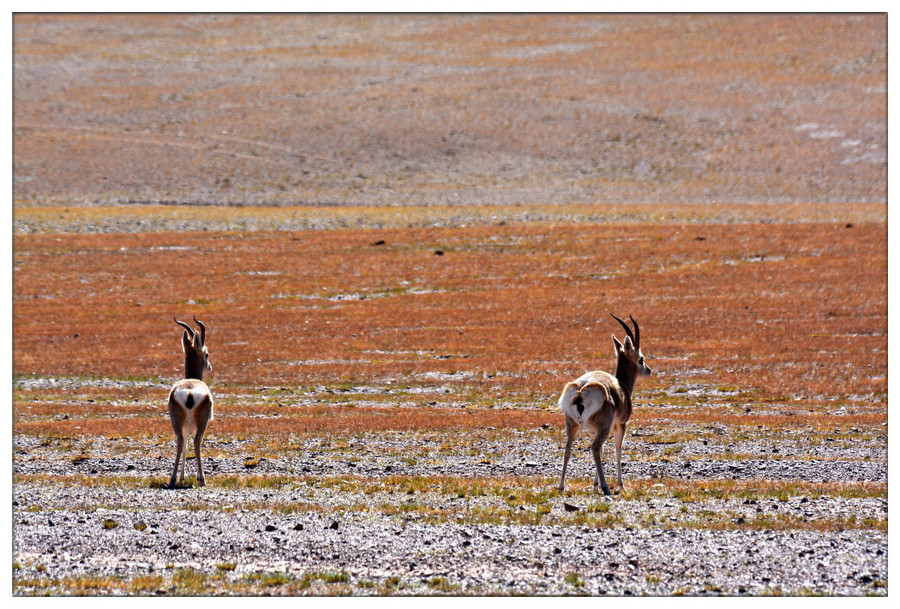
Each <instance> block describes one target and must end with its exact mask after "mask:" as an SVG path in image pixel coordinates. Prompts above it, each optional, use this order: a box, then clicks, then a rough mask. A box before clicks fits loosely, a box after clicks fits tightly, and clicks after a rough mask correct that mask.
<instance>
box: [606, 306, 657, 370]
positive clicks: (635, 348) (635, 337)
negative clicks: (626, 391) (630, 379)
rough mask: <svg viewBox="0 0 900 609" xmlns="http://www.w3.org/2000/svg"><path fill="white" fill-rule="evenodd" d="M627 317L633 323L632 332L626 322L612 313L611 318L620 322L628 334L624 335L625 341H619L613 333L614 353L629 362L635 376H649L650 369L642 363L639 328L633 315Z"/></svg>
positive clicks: (642, 355)
mask: <svg viewBox="0 0 900 609" xmlns="http://www.w3.org/2000/svg"><path fill="white" fill-rule="evenodd" d="M610 315H612V313H610ZM628 317H629V319H631V323H633V324H634V332H632V331H631V328H629V327H628V324H627V323H625V322H624V321H622V320H621V319H619V318H618V317H616V316H615V315H613V319H615V320H616V321H617V322H619V323H620V324H622V327H623V328H625V333H626V334H627V335H628V336H626V337H625V341H624V342H621V343H620V342H619V339H617V338H616V335H615V334H613V337H612V339H613V343H614V344H615V346H616V355H617V356H618V357H619V358H625V360H627V361H628V363H630V364H631V366H632V367H633V368H634V371H635V376H650V373H651V372H652V371H651V370H650V368H649V367H648V366H647V364H645V363H644V354H643V353H641V329H640V328H639V327H638V323H637V321H635V319H634V317H631V316H630V315H629V316H628Z"/></svg>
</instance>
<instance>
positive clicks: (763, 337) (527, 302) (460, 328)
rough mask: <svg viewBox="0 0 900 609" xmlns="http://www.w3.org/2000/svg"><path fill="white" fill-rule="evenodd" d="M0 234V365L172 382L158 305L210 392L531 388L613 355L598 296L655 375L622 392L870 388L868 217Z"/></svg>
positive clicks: (876, 331) (876, 268) (875, 329)
mask: <svg viewBox="0 0 900 609" xmlns="http://www.w3.org/2000/svg"><path fill="white" fill-rule="evenodd" d="M379 240H384V241H385V244H384V245H379V246H375V245H372V244H373V243H375V242H376V241H379ZM185 243H189V244H190V246H189V248H190V249H187V250H181V249H173V248H175V247H180V246H182V245H184V244H185ZM14 247H15V272H14V273H15V274H14V279H15V281H14V311H13V312H14V347H13V358H14V373H15V374H17V375H23V374H36V375H63V376H65V375H89V376H112V377H118V376H131V377H141V378H147V377H150V378H159V379H162V380H166V381H174V380H176V379H177V378H179V375H180V374H181V368H182V356H181V349H180V345H179V343H178V340H179V329H178V328H177V327H176V326H175V324H174V323H173V322H172V316H173V315H178V316H180V317H181V318H189V317H190V316H191V315H197V316H198V317H199V318H200V319H202V320H204V321H205V322H206V323H207V325H208V327H209V337H208V343H209V347H210V351H211V354H212V356H211V361H212V363H213V366H214V370H213V373H212V375H211V376H210V377H209V382H210V383H211V385H212V386H214V387H215V386H216V385H217V384H218V385H220V386H223V387H224V386H229V387H230V386H242V385H247V386H251V387H258V386H265V385H267V386H298V385H301V386H304V385H311V384H314V385H326V386H328V385H335V384H341V383H352V384H363V385H366V384H369V385H375V386H381V385H385V386H387V385H390V386H391V387H399V388H402V387H404V386H405V385H407V384H413V385H422V384H424V385H432V386H434V387H435V389H437V390H440V388H441V387H444V386H447V387H451V388H453V387H462V386H470V387H471V386H477V387H480V388H481V392H482V395H483V396H488V397H496V398H497V399H500V398H502V397H503V396H504V395H513V394H519V395H524V396H530V397H532V398H533V399H535V401H536V402H539V403H541V404H544V405H547V404H550V403H552V401H553V400H555V397H556V395H557V393H558V391H559V390H560V388H561V387H562V385H563V384H564V383H565V382H566V381H567V380H569V379H570V378H574V376H577V375H579V374H581V373H582V372H583V371H585V370H589V369H597V368H600V369H611V368H612V367H613V365H614V362H613V361H612V341H611V339H610V338H609V336H610V334H612V333H613V332H616V333H618V334H619V335H621V328H619V327H618V325H617V324H616V323H615V322H614V321H613V320H612V319H610V318H609V316H608V312H615V313H617V314H619V315H628V314H633V315H634V316H635V317H636V318H637V319H638V320H639V321H640V323H641V328H642V331H643V337H644V349H645V353H646V355H647V356H648V361H649V363H650V365H651V366H652V367H654V369H655V372H656V374H654V376H653V377H651V378H650V379H647V380H646V381H644V382H642V384H641V385H639V386H638V392H640V391H641V389H642V388H644V389H647V390H658V389H666V390H668V389H672V388H673V387H678V386H683V385H687V384H691V383H697V382H701V383H706V384H712V385H713V386H715V385H719V384H721V385H728V386H732V387H736V388H738V389H741V390H749V389H752V390H754V391H755V395H757V396H758V397H759V398H760V399H768V398H772V399H793V398H796V397H803V398H813V399H815V398H821V397H823V396H825V397H828V398H831V399H844V398H847V397H849V396H870V399H871V400H872V401H874V402H876V403H881V404H884V400H885V399H886V389H887V379H886V370H887V366H886V343H887V338H886V331H887V306H886V302H887V294H886V269H887V258H886V231H885V226H884V225H883V224H857V225H854V226H852V227H851V228H847V227H845V226H844V225H843V224H792V225H778V224H764V225H763V224H740V225H689V226H664V225H663V226H660V225H617V226H580V225H579V226H571V225H540V224H528V225H510V226H489V227H475V228H468V229H410V230H362V231H350V230H348V231H323V232H300V233H271V234H268V233H250V234H233V233H220V234H211V235H205V234H190V235H177V234H139V235H47V236H16V237H15V238H14ZM438 249H440V250H442V251H443V252H444V255H443V256H437V255H435V253H434V252H435V251H436V250H438ZM63 262H64V263H63ZM435 374H437V376H434V375H435Z"/></svg>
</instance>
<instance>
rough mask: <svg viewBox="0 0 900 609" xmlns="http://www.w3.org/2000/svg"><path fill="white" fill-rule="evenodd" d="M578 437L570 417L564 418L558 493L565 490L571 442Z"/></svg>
mask: <svg viewBox="0 0 900 609" xmlns="http://www.w3.org/2000/svg"><path fill="white" fill-rule="evenodd" d="M577 435H578V430H577V429H576V425H575V421H573V420H572V418H571V417H568V416H567V417H566V452H565V453H564V454H563V467H562V476H561V477H560V479H559V492H560V493H561V492H563V491H564V490H566V467H567V466H568V465H569V457H570V456H571V455H572V442H573V441H574V440H575V436H577Z"/></svg>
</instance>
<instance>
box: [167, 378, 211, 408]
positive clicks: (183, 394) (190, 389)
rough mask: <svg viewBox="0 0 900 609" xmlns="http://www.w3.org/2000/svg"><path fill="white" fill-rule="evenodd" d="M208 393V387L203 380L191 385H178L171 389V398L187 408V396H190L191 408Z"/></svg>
mask: <svg viewBox="0 0 900 609" xmlns="http://www.w3.org/2000/svg"><path fill="white" fill-rule="evenodd" d="M209 395H210V392H209V387H207V386H206V383H203V382H198V383H196V384H193V385H187V384H184V385H178V386H176V387H175V388H174V389H173V390H172V399H174V400H175V403H176V404H178V405H179V406H182V407H184V408H187V404H188V396H190V397H191V400H190V403H191V408H193V407H194V406H196V405H197V404H199V403H200V402H201V401H202V400H203V399H204V398H205V397H207V396H209Z"/></svg>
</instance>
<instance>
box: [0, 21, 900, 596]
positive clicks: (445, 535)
mask: <svg viewBox="0 0 900 609" xmlns="http://www.w3.org/2000/svg"><path fill="white" fill-rule="evenodd" d="M884 26H885V21H884V19H883V17H879V16H868V15H843V16H820V17H813V16H796V15H795V16H791V15H753V16H729V15H705V16H682V15H644V16H629V15H614V16H605V15H568V16H516V15H502V16H466V15H454V16H439V15H428V16H391V15H380V16H363V15H344V16H329V15H322V16H302V15H296V16H294V15H288V16H246V15H245V16H217V15H199V16H194V15H183V16H157V15H133V16H115V15H103V16H97V15H79V16H58V15H56V16H54V15H16V16H15V19H14V55H15V67H14V81H15V82H14V85H15V91H14V94H15V104H14V155H13V157H14V159H13V160H14V181H15V184H14V186H15V191H14V210H13V235H12V247H13V286H12V300H13V328H12V330H13V378H12V415H13V416H12V419H13V438H12V454H13V457H12V470H13V497H12V501H13V510H12V511H13V514H12V516H13V552H12V555H13V573H12V578H13V593H14V594H15V595H17V596H30V595H103V596H106V595H122V594H124V595H147V596H156V595H348V594H350V595H569V594H573V595H577V594H583V595H603V594H611V595H620V596H624V595H695V596H701V595H841V596H844V595H856V596H858V595H877V596H882V595H886V594H887V591H888V557H887V554H888V535H887V529H888V522H887V521H888V512H887V498H888V483H887V469H888V457H887V444H888V428H887V410H888V405H887V269H888V260H887V244H888V233H887V205H886V194H885V193H886V190H885V189H886V178H885V176H886V161H885V158H886V120H885V113H886V100H885V89H884V84H885V78H886V72H885V70H886V67H885V64H886V34H885V32H884ZM637 41H644V42H643V43H642V44H637ZM611 312H612V313H615V314H617V315H620V316H623V317H624V316H627V315H633V316H634V317H635V318H636V319H637V320H638V321H639V323H640V327H641V336H642V341H641V342H642V348H643V352H644V355H645V356H646V358H647V363H648V365H649V366H650V367H651V368H652V369H653V375H652V376H650V377H649V378H646V379H642V380H641V381H640V382H639V383H638V385H637V387H636V390H635V396H634V402H635V408H634V413H633V415H632V418H631V420H630V422H629V426H628V431H627V434H626V439H625V443H624V456H623V462H624V483H625V489H620V488H619V487H618V485H617V484H615V482H614V479H615V476H614V473H613V472H614V470H615V466H614V462H612V463H611V462H610V457H611V455H612V454H613V451H612V450H611V447H610V446H609V445H607V447H606V450H605V451H604V456H605V458H606V474H607V478H608V480H610V482H611V487H612V489H613V491H614V495H613V497H612V498H611V499H605V498H603V497H601V496H599V495H597V494H595V493H594V492H593V490H592V481H591V476H592V465H591V458H590V452H589V450H588V445H589V440H588V439H585V438H582V439H579V440H578V442H577V443H576V450H575V451H574V453H573V458H572V461H571V462H570V466H569V481H568V483H567V487H566V491H565V492H564V493H560V492H559V491H558V490H557V485H558V482H559V474H560V470H561V465H562V451H563V443H564V440H565V429H564V421H563V417H562V414H561V413H560V412H559V409H558V407H557V405H556V400H557V398H558V396H559V392H560V391H561V389H562V387H563V385H564V384H565V383H566V382H567V381H569V380H573V379H574V378H575V377H577V376H579V375H580V374H582V373H583V372H585V371H587V370H592V369H606V370H612V369H613V367H614V364H615V362H614V359H613V353H614V352H613V344H612V339H611V338H610V335H611V334H613V333H615V334H617V335H618V336H619V337H620V338H622V334H621V327H620V326H619V325H618V324H617V323H616V322H615V321H614V320H613V319H612V318H611V317H610V315H609V313H611ZM194 315H196V317H197V318H199V319H200V320H202V321H203V322H205V323H206V325H207V329H208V334H207V345H208V347H209V351H210V362H211V363H212V366H213V370H212V372H211V373H209V374H208V375H207V376H206V377H205V380H206V381H207V382H208V383H209V386H210V388H211V390H212V393H213V395H214V398H215V420H214V421H213V422H212V423H211V424H210V427H209V430H208V432H207V436H206V440H205V442H204V470H205V472H206V477H207V485H206V486H205V487H202V488H200V487H197V486H196V485H195V478H194V472H195V471H196V470H195V467H196V462H195V459H194V458H193V452H192V451H191V453H190V458H189V459H188V464H187V477H186V479H185V481H186V484H185V485H184V487H182V488H178V489H174V490H169V489H168V488H166V485H167V483H168V479H169V476H170V474H171V469H172V465H173V461H174V444H175V442H174V435H173V433H172V430H171V426H170V424H169V421H168V416H167V413H166V407H165V403H166V402H165V401H166V397H167V394H168V390H169V388H170V387H171V385H172V383H173V382H175V381H176V380H178V379H180V378H181V376H182V374H183V354H182V350H181V345H180V334H181V329H180V328H179V327H178V326H177V325H176V324H175V323H174V321H173V319H172V318H173V316H177V317H178V318H179V319H183V320H189V319H190V318H191V316H194Z"/></svg>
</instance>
